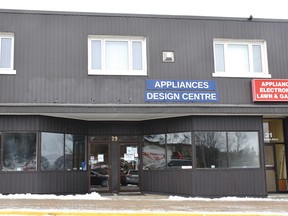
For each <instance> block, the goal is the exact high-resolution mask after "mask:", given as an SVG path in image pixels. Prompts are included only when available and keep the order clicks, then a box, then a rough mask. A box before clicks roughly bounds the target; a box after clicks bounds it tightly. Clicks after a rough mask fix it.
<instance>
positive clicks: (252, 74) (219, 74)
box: [212, 72, 272, 78]
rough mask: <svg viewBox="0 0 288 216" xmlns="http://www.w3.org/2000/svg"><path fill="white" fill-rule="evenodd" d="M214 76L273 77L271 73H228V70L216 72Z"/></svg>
mask: <svg viewBox="0 0 288 216" xmlns="http://www.w3.org/2000/svg"><path fill="white" fill-rule="evenodd" d="M212 77H242V78H243V77H246V78H271V77H272V76H271V74H263V73H228V72H215V73H212Z"/></svg>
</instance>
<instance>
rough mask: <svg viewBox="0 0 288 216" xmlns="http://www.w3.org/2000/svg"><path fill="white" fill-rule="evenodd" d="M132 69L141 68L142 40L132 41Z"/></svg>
mask: <svg viewBox="0 0 288 216" xmlns="http://www.w3.org/2000/svg"><path fill="white" fill-rule="evenodd" d="M132 56H133V70H142V68H143V67H142V42H141V41H133V42H132Z"/></svg>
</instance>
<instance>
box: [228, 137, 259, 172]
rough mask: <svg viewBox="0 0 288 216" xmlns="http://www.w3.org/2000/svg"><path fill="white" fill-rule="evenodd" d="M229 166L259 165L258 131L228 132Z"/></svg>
mask: <svg viewBox="0 0 288 216" xmlns="http://www.w3.org/2000/svg"><path fill="white" fill-rule="evenodd" d="M228 164H229V167H231V168H233V167H240V168H245V167H259V166H260V164H259V140H258V133H257V132H228Z"/></svg>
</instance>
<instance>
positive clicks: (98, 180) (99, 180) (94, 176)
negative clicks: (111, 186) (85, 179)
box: [90, 170, 109, 187]
mask: <svg viewBox="0 0 288 216" xmlns="http://www.w3.org/2000/svg"><path fill="white" fill-rule="evenodd" d="M90 179H91V185H101V186H102V187H107V186H108V179H109V177H108V176H107V175H102V174H100V173H98V172H96V171H93V170H91V172H90Z"/></svg>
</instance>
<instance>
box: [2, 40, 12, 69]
mask: <svg viewBox="0 0 288 216" xmlns="http://www.w3.org/2000/svg"><path fill="white" fill-rule="evenodd" d="M11 52H12V39H11V38H2V39H1V56H0V60H1V61H0V68H11Z"/></svg>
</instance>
